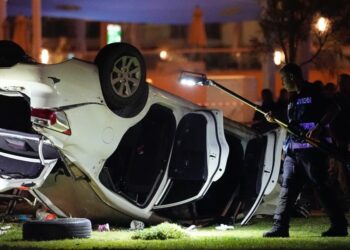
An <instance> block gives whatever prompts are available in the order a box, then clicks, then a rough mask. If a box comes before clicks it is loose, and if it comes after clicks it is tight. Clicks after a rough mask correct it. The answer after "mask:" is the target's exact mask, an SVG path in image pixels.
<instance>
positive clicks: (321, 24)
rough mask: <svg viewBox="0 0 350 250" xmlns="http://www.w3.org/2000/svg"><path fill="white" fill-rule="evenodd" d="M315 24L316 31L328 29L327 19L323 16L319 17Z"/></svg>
mask: <svg viewBox="0 0 350 250" xmlns="http://www.w3.org/2000/svg"><path fill="white" fill-rule="evenodd" d="M315 26H316V29H317V30H318V31H320V32H321V33H323V32H325V31H327V30H328V26H329V20H328V19H327V18H325V17H320V18H319V19H318V20H317V23H316V25H315Z"/></svg>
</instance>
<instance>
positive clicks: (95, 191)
mask: <svg viewBox="0 0 350 250" xmlns="http://www.w3.org/2000/svg"><path fill="white" fill-rule="evenodd" d="M99 81H100V79H99V73H98V68H97V66H96V65H95V64H92V63H88V62H84V61H81V60H77V59H72V60H68V61H66V62H63V63H60V64H54V65H41V64H22V63H18V64H16V65H14V66H13V67H10V68H0V94H3V95H8V96H11V95H18V94H19V93H20V94H24V95H25V96H27V97H29V99H30V106H31V108H45V109H55V110H56V109H60V110H63V111H64V112H65V114H66V116H67V120H68V121H69V126H70V129H71V131H72V134H71V135H66V134H62V133H59V132H57V131H54V130H51V129H49V128H45V127H43V126H38V125H33V128H34V129H35V130H36V132H37V133H39V134H40V135H42V136H44V137H45V138H46V139H47V140H48V141H49V142H50V143H51V144H52V145H53V146H54V147H55V148H57V150H58V151H59V152H60V154H61V155H63V156H64V157H63V159H62V160H63V161H64V163H65V164H66V165H67V166H68V167H67V168H68V169H69V171H70V174H71V177H62V178H60V179H59V180H54V179H53V178H52V177H50V176H49V177H48V175H49V174H50V172H51V170H52V169H53V167H54V166H55V164H56V162H57V160H56V161H55V160H51V161H45V168H44V170H43V172H42V174H41V175H40V176H39V177H38V178H37V179H35V180H32V179H30V180H23V179H16V180H11V181H9V180H6V179H1V178H0V191H5V190H8V189H10V188H16V187H20V186H22V185H23V183H27V182H28V183H29V182H35V189H37V188H38V187H41V186H42V185H43V183H44V181H45V180H46V178H48V180H47V183H46V184H47V185H45V184H44V185H43V187H42V189H39V190H32V192H33V194H35V195H36V196H37V197H38V198H40V199H41V200H42V201H43V202H44V203H45V204H47V205H48V206H49V207H50V208H51V209H52V210H54V211H56V212H57V213H58V214H60V215H66V216H68V215H69V214H70V212H69V211H70V210H75V208H72V207H71V205H70V204H68V205H67V206H68V207H69V206H70V208H69V209H70V210H69V209H68V210H65V209H64V206H63V205H62V204H63V203H64V201H63V200H62V199H61V198H59V197H58V196H59V194H58V190H60V192H63V191H62V188H63V187H62V186H64V185H67V187H68V186H69V185H71V186H70V188H72V189H73V188H74V185H76V187H78V188H77V190H81V192H86V193H85V194H84V195H82V197H85V199H86V202H87V203H86V204H87V206H94V204H95V205H96V209H101V210H100V211H101V216H103V215H105V216H110V217H113V216H114V215H113V210H114V211H118V214H117V215H115V217H116V218H117V219H118V218H119V219H120V220H127V219H129V218H139V219H143V220H153V221H157V220H158V221H159V220H160V219H159V218H160V217H158V215H157V214H155V211H156V212H157V211H158V210H161V209H164V208H171V207H175V206H179V205H183V204H185V203H189V202H192V201H195V200H198V199H200V198H203V197H204V196H205V194H206V193H207V191H208V190H209V188H210V187H211V185H212V183H214V182H217V181H219V180H220V179H221V178H222V176H223V175H224V174H225V168H226V167H227V166H226V163H227V160H228V157H229V154H230V147H229V145H228V143H227V141H226V137H225V127H224V118H223V114H222V112H221V111H219V110H208V109H205V110H203V107H199V106H197V105H194V104H193V103H190V102H188V101H185V100H183V99H181V98H178V97H175V96H173V95H171V94H169V93H166V92H164V91H162V90H159V89H157V88H155V87H153V86H149V96H148V100H147V102H146V104H145V107H144V108H143V109H142V111H141V112H140V113H139V114H137V115H135V116H134V117H131V118H123V117H120V116H118V115H116V114H115V113H113V111H111V110H110V109H109V108H108V107H107V105H106V103H105V100H104V97H103V94H102V91H101V87H100V84H99ZM156 104H157V105H161V106H163V107H168V108H169V110H171V111H172V115H173V116H174V118H175V122H176V127H177V126H178V125H179V123H180V121H181V120H182V118H183V117H184V116H185V115H188V114H198V115H201V116H203V117H205V119H206V121H207V130H206V138H207V141H206V142H207V145H206V149H207V153H206V157H207V158H206V160H207V165H208V173H207V179H206V181H205V182H204V184H203V186H202V188H201V189H200V190H199V192H198V193H196V194H195V195H193V196H192V197H189V198H187V199H184V200H177V201H176V202H172V203H167V204H161V200H162V199H163V198H164V197H165V196H166V195H167V194H166V193H167V188H168V186H169V184H170V182H171V180H170V178H169V175H168V174H169V165H170V160H169V161H168V163H167V166H166V170H165V172H164V175H163V176H162V177H161V180H160V182H159V184H158V185H157V187H156V190H155V192H154V193H153V194H152V195H153V196H152V197H151V198H150V200H149V201H148V202H147V204H146V205H145V206H137V205H135V204H134V203H133V202H131V201H129V200H128V199H126V198H125V197H123V196H122V195H120V194H118V193H116V192H114V191H112V190H111V189H109V188H107V187H106V185H104V184H103V183H102V182H101V180H100V178H99V175H100V173H101V171H102V169H103V168H104V166H105V163H106V161H107V159H108V158H109V157H110V156H111V155H112V154H113V153H114V152H115V151H116V149H117V148H118V146H119V145H120V143H121V141H122V139H123V136H124V135H125V134H126V132H127V131H128V130H129V129H130V128H131V127H132V126H134V125H137V124H138V123H140V121H142V120H143V119H144V118H145V117H146V115H147V114H148V112H149V111H150V109H151V107H152V106H153V105H156ZM237 134H240V132H237ZM243 134H244V133H243ZM239 136H240V135H239ZM284 136H285V135H283V134H279V135H278V138H277V139H276V138H272V137H271V136H270V135H268V143H267V148H268V149H267V150H266V151H267V152H266V154H265V155H266V158H265V162H264V164H265V168H264V174H263V176H262V188H261V193H260V194H259V198H258V199H257V201H256V204H255V205H254V206H253V208H252V209H251V212H250V213H249V214H248V215H247V216H248V217H249V218H250V217H251V216H252V215H253V213H254V211H256V208H257V206H258V205H259V203H260V202H261V197H262V196H263V195H267V194H269V193H270V192H271V191H272V190H273V188H274V187H275V185H276V183H277V178H278V173H279V163H280V156H278V153H280V152H276V151H278V149H279V148H281V147H282V145H281V143H282V140H283V137H284ZM247 140H248V139H247ZM244 143H246V142H242V144H244ZM271 147H272V148H273V149H271ZM0 155H1V152H0ZM6 156H8V157H13V156H9V155H6ZM17 159H18V160H21V159H20V158H17ZM169 159H171V154H170V157H169ZM57 183H60V185H59V187H58V184H57ZM54 189H56V190H57V192H56V191H55V190H54ZM50 193H51V194H54V195H57V201H58V204H59V205H57V206H56V205H55V202H51V201H50V199H52V197H49V194H50ZM70 195H72V196H71V198H69V199H68V198H67V203H69V202H72V201H74V199H75V198H74V196H73V194H70ZM76 195H78V196H79V194H78V193H77V194H76ZM76 197H77V196H76ZM258 200H259V201H258ZM84 202H85V201H84ZM89 202H91V203H89ZM98 202H100V203H103V206H102V205H101V206H100V205H97V203H98ZM83 210H88V208H84V209H83ZM92 213H95V214H98V211H95V212H91V211H85V212H82V214H83V215H86V216H91V214H92ZM75 214H78V215H80V214H79V213H75ZM97 216H98V215H97ZM249 218H248V219H249Z"/></svg>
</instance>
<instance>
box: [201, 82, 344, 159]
mask: <svg viewBox="0 0 350 250" xmlns="http://www.w3.org/2000/svg"><path fill="white" fill-rule="evenodd" d="M208 82H209V85H210V86H214V87H216V88H218V89H221V90H222V91H224V92H226V93H227V94H229V95H230V96H232V97H234V98H236V99H237V100H239V101H241V102H243V103H244V104H246V105H248V106H249V107H251V108H253V109H254V110H256V111H258V112H259V113H261V114H263V115H264V116H266V115H267V114H268V112H265V111H263V110H262V109H261V108H260V106H259V105H256V104H255V103H253V102H251V101H249V100H247V99H246V98H244V97H242V96H240V95H238V94H237V93H235V92H233V91H232V90H230V89H228V88H226V87H224V86H222V85H221V84H219V83H217V82H215V81H213V80H208ZM273 119H274V121H275V122H276V123H277V124H278V125H279V126H281V127H283V128H285V129H286V130H287V131H288V132H289V133H291V134H293V135H295V136H297V137H299V138H302V139H303V140H305V141H306V142H307V143H309V144H311V145H313V146H315V147H317V148H319V149H320V150H322V151H323V152H325V153H328V154H331V155H333V156H334V157H336V158H337V159H339V160H341V161H345V162H347V161H349V156H348V155H342V154H340V152H339V151H338V150H337V149H336V148H335V147H334V146H333V145H331V144H329V143H325V142H321V141H319V140H316V139H314V138H309V137H306V136H305V132H304V131H301V130H300V131H296V130H295V129H292V128H290V127H289V126H288V124H286V123H284V122H282V121H280V120H278V119H276V118H273Z"/></svg>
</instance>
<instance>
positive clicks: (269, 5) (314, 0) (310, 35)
mask: <svg viewBox="0 0 350 250" xmlns="http://www.w3.org/2000/svg"><path fill="white" fill-rule="evenodd" d="M321 16H322V17H325V18H326V19H325V20H329V22H330V23H329V25H328V27H329V28H328V29H327V30H325V31H323V32H321V31H318V30H317V29H315V28H314V25H315V23H316V21H317V19H318V18H319V17H321ZM259 23H260V26H261V29H262V32H263V38H262V40H259V39H258V38H254V39H253V40H252V42H253V44H254V46H255V47H258V48H260V49H261V50H262V51H263V52H268V53H271V52H273V51H274V50H275V49H281V50H282V51H283V53H284V55H285V61H286V63H288V62H294V63H299V64H301V65H302V64H306V63H309V62H313V63H315V64H316V65H317V66H319V67H322V66H324V67H329V65H327V62H326V61H324V60H321V59H322V55H325V54H327V55H328V56H327V57H328V59H329V58H330V57H329V56H331V57H332V58H333V60H334V59H335V58H339V56H341V55H342V54H341V45H342V44H343V43H345V42H349V38H348V37H349V36H348V35H349V31H350V2H349V0H332V1H330V0H265V1H263V6H262V12H261V18H260V22H259ZM346 39H348V41H346ZM310 40H311V41H312V44H313V47H314V48H315V49H314V50H313V53H312V55H311V57H310V58H307V59H306V60H305V61H300V60H301V58H298V54H299V53H298V52H299V51H298V50H299V49H300V45H301V43H302V42H308V41H310ZM328 61H329V60H328Z"/></svg>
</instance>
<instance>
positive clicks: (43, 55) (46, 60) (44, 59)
mask: <svg viewBox="0 0 350 250" xmlns="http://www.w3.org/2000/svg"><path fill="white" fill-rule="evenodd" d="M49 59H50V55H49V51H48V50H47V49H42V50H41V54H40V60H41V62H42V63H44V64H48V63H49Z"/></svg>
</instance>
